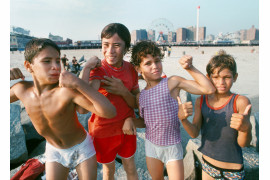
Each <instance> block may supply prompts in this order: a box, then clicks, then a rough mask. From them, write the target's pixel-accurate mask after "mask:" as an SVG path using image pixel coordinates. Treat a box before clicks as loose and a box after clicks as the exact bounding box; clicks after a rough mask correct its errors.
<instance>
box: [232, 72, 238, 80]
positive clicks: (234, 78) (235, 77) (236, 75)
mask: <svg viewBox="0 0 270 180" xmlns="http://www.w3.org/2000/svg"><path fill="white" fill-rule="evenodd" d="M237 78H238V73H236V74H235V75H234V77H233V82H235V81H236V80H237Z"/></svg>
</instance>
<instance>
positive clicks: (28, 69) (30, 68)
mask: <svg viewBox="0 0 270 180" xmlns="http://www.w3.org/2000/svg"><path fill="white" fill-rule="evenodd" d="M24 67H25V69H26V70H27V71H28V72H30V73H32V72H33V70H32V67H31V63H30V62H29V61H26V60H25V61H24Z"/></svg>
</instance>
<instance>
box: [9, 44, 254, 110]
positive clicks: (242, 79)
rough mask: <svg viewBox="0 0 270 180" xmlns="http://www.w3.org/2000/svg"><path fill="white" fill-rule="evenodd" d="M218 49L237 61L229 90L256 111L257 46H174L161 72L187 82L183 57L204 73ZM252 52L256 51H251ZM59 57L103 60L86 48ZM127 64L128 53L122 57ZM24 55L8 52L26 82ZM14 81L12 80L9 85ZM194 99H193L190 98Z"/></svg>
mask: <svg viewBox="0 0 270 180" xmlns="http://www.w3.org/2000/svg"><path fill="white" fill-rule="evenodd" d="M220 49H223V50H225V51H226V52H227V53H228V54H231V55H232V56H233V57H234V58H235V59H236V62H237V68H238V69H237V70H238V74H239V75H238V79H237V81H236V83H235V84H234V85H233V87H232V91H233V92H236V93H238V94H241V95H245V96H247V97H248V98H250V100H251V103H252V105H253V108H252V112H258V111H259V47H258V46H254V47H252V46H247V47H199V48H198V47H173V48H172V53H171V56H170V57H166V56H165V58H164V60H163V71H164V72H165V74H166V75H167V76H172V75H178V76H182V77H184V78H186V79H192V77H191V76H190V75H189V74H188V73H187V72H186V71H185V70H184V69H182V68H181V66H180V65H179V63H178V60H179V58H180V57H181V56H183V54H188V55H191V56H193V65H194V66H195V67H196V68H197V69H199V70H200V71H201V72H202V73H204V74H206V70H205V67H206V64H207V63H208V61H209V60H210V58H211V57H212V56H213V55H215V54H216V53H217V52H218V51H219V50H220ZM252 49H254V50H255V51H253V52H252ZM61 54H62V55H63V54H66V55H67V58H68V59H69V61H71V60H72V57H73V56H76V58H77V59H78V60H79V59H80V58H81V57H82V56H83V55H84V57H85V58H86V59H89V58H90V57H92V56H94V55H96V56H98V57H99V58H102V57H103V56H102V53H101V50H100V49H88V50H85V49H83V50H62V51H61ZM124 59H125V60H127V61H129V59H130V54H127V55H126V56H125V57H124ZM23 61H24V54H23V52H22V53H19V52H18V51H17V52H13V53H12V52H10V67H19V68H20V69H21V70H22V72H23V73H24V74H25V76H26V80H31V75H30V74H29V73H28V72H27V71H26V70H25V68H24V67H23ZM15 82H17V81H11V82H10V85H12V84H14V83H15ZM139 84H140V88H143V87H144V86H145V83H144V82H143V81H140V82H139ZM192 98H193V100H194V99H195V98H196V96H192Z"/></svg>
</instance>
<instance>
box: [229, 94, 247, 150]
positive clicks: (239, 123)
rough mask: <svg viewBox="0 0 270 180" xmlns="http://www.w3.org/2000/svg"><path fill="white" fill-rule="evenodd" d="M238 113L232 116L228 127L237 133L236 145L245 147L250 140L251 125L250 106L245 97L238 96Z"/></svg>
mask: <svg viewBox="0 0 270 180" xmlns="http://www.w3.org/2000/svg"><path fill="white" fill-rule="evenodd" d="M236 107H237V111H238V113H234V114H232V118H231V124H230V127H231V128H233V129H236V130H237V131H238V138H237V141H238V144H239V146H241V147H246V146H248V145H249V144H250V141H251V139H252V135H251V123H250V121H249V117H250V109H251V104H250V101H249V99H248V98H247V97H245V96H239V97H238V99H237V101H236Z"/></svg>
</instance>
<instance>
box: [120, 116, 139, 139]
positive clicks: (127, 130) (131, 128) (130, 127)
mask: <svg viewBox="0 0 270 180" xmlns="http://www.w3.org/2000/svg"><path fill="white" fill-rule="evenodd" d="M132 119H133V118H132V117H128V118H126V119H125V122H124V125H123V128H122V130H123V133H124V134H127V135H136V127H135V125H134V122H133V120H132Z"/></svg>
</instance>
